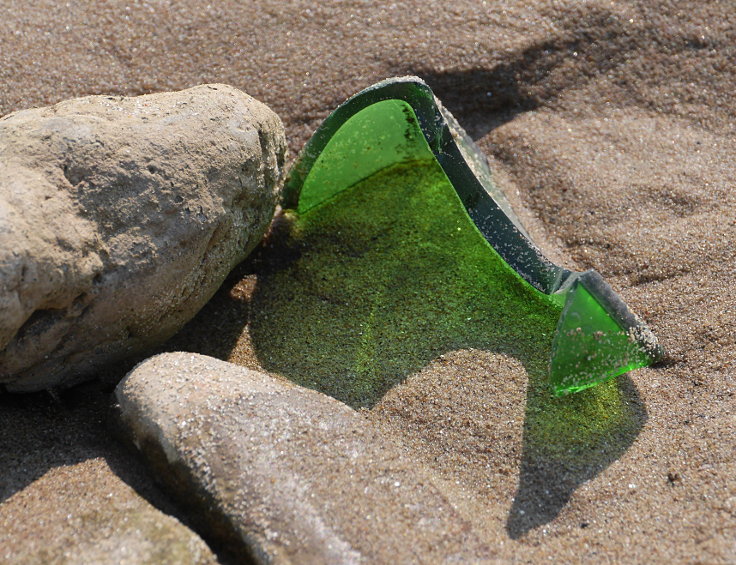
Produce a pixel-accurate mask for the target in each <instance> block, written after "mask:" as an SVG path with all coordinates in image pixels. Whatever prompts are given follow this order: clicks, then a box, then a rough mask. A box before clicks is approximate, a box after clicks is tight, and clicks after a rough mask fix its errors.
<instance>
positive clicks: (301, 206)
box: [284, 78, 662, 395]
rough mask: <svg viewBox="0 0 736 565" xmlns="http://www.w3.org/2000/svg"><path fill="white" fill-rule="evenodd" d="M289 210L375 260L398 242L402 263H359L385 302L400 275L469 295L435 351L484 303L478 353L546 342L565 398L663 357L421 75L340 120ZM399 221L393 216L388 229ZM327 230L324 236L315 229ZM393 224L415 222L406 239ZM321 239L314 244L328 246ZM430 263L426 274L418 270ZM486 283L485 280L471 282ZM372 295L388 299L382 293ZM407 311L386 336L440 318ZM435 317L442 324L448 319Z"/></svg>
mask: <svg viewBox="0 0 736 565" xmlns="http://www.w3.org/2000/svg"><path fill="white" fill-rule="evenodd" d="M418 179H419V180H418ZM421 179H423V180H421ZM363 193H365V194H363ZM369 193H370V194H369ZM284 204H285V206H286V207H291V208H293V209H294V210H295V212H296V214H297V220H296V221H297V226H298V229H299V230H301V233H311V234H312V235H313V236H314V234H316V233H319V234H320V235H319V237H322V238H326V239H328V240H330V239H332V240H335V241H337V240H339V241H342V242H343V246H344V245H347V244H346V243H345V242H346V241H347V240H346V238H347V239H351V238H352V241H354V242H355V244H354V246H355V247H356V248H360V249H361V251H360V253H361V254H363V255H361V256H364V255H365V254H367V253H369V251H370V249H371V245H376V246H380V245H381V241H383V244H385V243H386V242H387V241H389V240H390V242H391V248H392V249H393V251H392V252H393V253H394V255H393V256H392V255H391V254H390V253H389V254H388V255H386V254H384V255H382V256H381V255H376V254H375V253H373V254H372V255H371V257H372V258H371V261H373V263H365V262H363V263H360V262H352V261H349V262H350V263H351V265H352V267H351V268H353V269H355V270H356V271H357V270H361V269H362V270H366V273H367V272H374V273H375V281H373V282H375V285H376V286H375V289H376V292H378V293H379V294H380V295H381V296H382V297H383V298H382V299H381V300H382V302H383V303H384V304H391V301H392V298H391V296H390V294H391V288H392V286H393V287H395V288H398V287H397V285H396V284H395V283H394V282H392V281H391V277H390V276H389V275H387V269H388V271H390V272H392V273H393V275H391V276H394V277H401V274H402V273H401V270H402V268H403V269H406V270H409V271H412V272H414V276H415V279H418V280H417V281H414V282H416V283H417V284H419V286H420V287H421V282H422V279H426V280H427V281H428V282H427V284H426V285H425V292H426V294H427V295H428V294H431V293H433V292H434V293H439V294H440V295H442V296H445V297H453V296H454V297H455V298H454V300H455V303H454V305H453V303H452V300H450V302H448V303H447V304H446V305H445V306H444V308H446V309H447V310H446V316H447V324H449V326H448V327H450V326H451V327H452V328H453V329H452V331H449V330H448V331H449V333H447V335H445V334H444V333H442V332H440V334H439V335H442V336H444V337H443V338H442V339H439V341H438V342H437V343H436V344H434V345H432V344H426V347H425V350H426V351H433V350H437V351H440V350H442V349H446V348H448V347H452V345H453V340H455V341H457V344H461V342H462V343H464V344H467V343H470V342H472V340H470V341H468V335H466V334H467V332H464V331H462V330H461V329H460V328H458V327H457V326H458V316H457V314H458V312H453V311H450V310H451V309H452V308H453V307H454V308H458V309H459V310H460V311H461V312H462V314H463V315H465V314H467V312H468V310H467V304H468V303H470V304H474V305H475V307H476V308H481V310H483V312H484V314H483V316H482V319H484V320H485V323H487V324H489V325H493V327H492V328H491V327H489V328H487V329H488V331H480V330H479V328H478V327H477V326H476V322H477V320H475V321H474V316H473V315H471V316H466V318H467V319H466V322H468V323H467V326H468V331H471V333H472V332H475V333H476V334H478V335H481V334H482V335H483V336H484V338H483V340H485V341H483V340H480V341H479V342H478V344H477V345H478V346H484V344H485V345H488V344H491V343H495V344H496V345H495V346H496V348H500V349H502V350H506V349H508V350H513V343H512V342H514V341H516V343H517V344H520V345H521V344H523V340H524V339H526V340H527V343H534V344H546V347H547V348H548V350H549V359H550V361H549V376H550V385H551V388H552V391H553V393H554V394H556V395H562V394H567V393H571V392H576V391H579V390H582V389H584V388H587V387H590V386H593V385H595V384H597V383H599V382H602V381H604V380H606V379H608V378H611V377H614V376H616V375H620V374H622V373H625V372H627V371H629V370H631V369H634V368H637V367H642V366H645V365H647V364H650V363H652V362H654V361H656V360H657V359H658V358H659V357H660V356H661V354H662V351H661V349H660V347H659V345H658V344H657V341H656V339H655V338H654V336H653V335H652V333H651V331H649V329H648V328H647V327H646V326H645V325H644V324H643V323H642V322H641V321H640V320H638V319H637V318H636V317H635V316H634V315H633V314H632V313H631V312H630V311H629V310H628V308H627V307H626V305H625V304H624V303H623V302H622V301H621V299H620V298H619V297H618V295H616V294H615V292H613V290H611V288H610V287H609V286H608V285H607V284H606V283H605V282H604V281H603V280H602V279H601V277H600V276H599V275H598V274H597V273H595V272H593V271H588V272H585V273H574V272H571V271H569V270H567V269H564V268H561V267H558V266H557V265H554V264H553V263H552V262H550V261H549V260H548V259H546V258H545V257H544V255H543V254H542V253H541V251H540V250H539V249H538V248H537V247H536V246H535V245H534V243H533V242H532V241H531V240H530V239H529V237H528V235H527V233H526V231H525V230H524V228H523V226H522V225H521V222H520V221H519V220H518V218H517V217H516V216H515V214H514V213H513V210H512V209H511V207H510V206H509V205H508V202H507V201H506V199H505V198H504V196H503V194H502V193H501V192H500V190H498V188H497V187H496V186H495V185H494V184H493V181H492V175H491V171H490V170H489V169H488V166H487V163H486V160H485V158H484V157H483V155H482V154H481V153H480V152H479V151H478V150H477V148H476V147H475V145H474V144H473V143H472V141H471V140H470V139H469V138H468V137H467V136H466V135H465V133H464V132H463V131H462V129H461V128H460V127H459V126H458V125H457V123H456V122H455V120H454V118H453V117H452V116H451V115H450V114H449V113H448V112H447V111H446V110H444V109H443V108H442V107H441V105H439V103H438V102H436V100H435V99H434V97H433V95H432V93H431V91H430V90H429V88H428V87H427V86H426V85H425V84H424V83H423V82H421V81H420V80H419V79H416V78H402V79H392V80H389V81H384V82H382V83H379V84H377V85H374V86H373V87H371V88H369V89H366V90H365V91H363V92H361V93H359V94H357V95H356V96H354V97H353V98H351V99H350V100H348V101H347V102H346V103H344V104H343V105H341V106H340V107H339V108H338V109H337V110H336V111H335V112H334V113H333V114H332V115H331V116H330V117H328V119H327V120H326V121H325V122H324V124H323V125H322V126H321V127H320V129H319V130H318V131H317V132H316V133H315V135H314V136H313V138H312V139H311V140H310V142H309V143H308V144H307V145H306V146H305V149H304V150H303V151H302V153H301V154H300V156H299V158H298V159H297V162H296V163H295V165H294V167H293V168H292V171H291V174H290V178H289V179H288V180H287V183H286V187H285V202H284ZM361 206H362V207H361ZM341 207H342V208H344V209H343V210H342V214H341ZM348 212H349V213H348ZM346 213H347V216H345V214H346ZM340 218H341V219H340ZM387 218H392V219H391V220H390V222H388V223H386V222H387ZM317 225H319V226H321V228H320V229H319V230H318V231H315V228H314V226H317ZM376 226H384V228H383V229H384V231H386V230H387V231H388V232H390V233H391V236H390V237H389V238H388V239H387V237H383V236H382V235H381V234H382V233H383V232H381V231H380V229H379V230H378V231H376V229H377V228H376ZM391 226H403V227H402V229H403V230H404V231H403V232H400V234H399V235H400V237H399V235H397V233H396V232H394V231H391V229H390V228H391ZM448 226H451V228H452V231H451V232H447V229H446V228H447V227H448ZM330 230H333V232H332V234H331V232H330ZM335 230H338V231H335ZM346 234H349V237H348V236H347V235H346ZM438 234H444V235H442V236H441V237H440V236H439V235H438ZM448 234H449V235H448ZM366 238H368V239H366ZM316 241H318V240H314V239H313V240H312V245H313V246H316V247H320V245H319V244H317V243H315V242H316ZM373 242H375V243H373ZM396 248H399V249H398V251H396ZM340 249H342V251H340V250H338V248H335V253H336V254H341V253H344V247H343V248H340ZM356 253H357V251H356ZM412 254H414V255H412ZM392 257H393V258H392ZM396 257H403V259H401V260H397V259H396ZM340 261H342V262H343V263H345V261H344V259H340ZM397 261H398V262H397ZM422 261H424V262H425V263H424V267H423V268H424V269H425V270H424V271H422V270H421V269H420V268H419V266H418V265H420V264H421V263H422ZM427 261H429V263H427ZM319 264H323V263H319ZM387 265H392V267H391V268H388V267H387ZM323 268H325V269H329V268H330V267H329V266H328V265H327V264H323ZM392 269H393V270H392ZM432 269H435V270H439V272H440V273H443V275H442V276H443V277H444V278H443V279H442V280H443V281H444V283H443V284H442V285H438V284H437V281H435V280H434V276H433V275H432V274H431V273H432ZM361 272H362V271H361ZM422 273H423V274H422ZM386 277H388V278H386ZM473 277H475V279H476V281H475V282H469V281H472V279H473ZM363 278H365V276H363ZM345 279H346V280H347V277H345ZM332 280H334V277H333V279H332ZM429 281H434V282H432V283H431V284H430V282H429ZM448 285H449V286H448ZM452 285H455V286H456V287H457V288H456V289H455V291H452V290H451V288H450V287H451V286H452ZM402 289H403V290H402V292H404V291H405V290H406V289H405V288H404V287H402ZM458 289H459V290H458ZM412 292H420V291H419V290H416V289H415V290H414V291H412ZM362 293H363V295H365V296H369V295H370V296H373V295H374V294H375V293H374V292H373V291H372V290H369V287H366V288H365V289H364V290H363V291H362ZM481 293H482V295H481ZM397 295H401V296H404V298H403V299H402V300H403V301H404V306H405V303H406V302H407V299H406V296H405V293H404V294H401V292H398V293H397ZM442 296H432V298H431V299H430V298H429V297H428V296H426V297H425V299H424V301H425V303H426V304H433V305H434V306H433V308H442V306H440V304H441V301H442ZM458 297H463V298H462V299H460V298H458ZM366 300H368V298H367V299H366ZM369 301H370V300H369ZM458 301H459V302H458ZM410 302H411V301H410ZM345 303H346V304H348V303H351V302H350V301H345ZM395 306H396V312H399V313H402V314H401V315H388V314H387V313H386V312H385V311H384V310H380V312H382V318H381V320H382V322H381V324H382V332H383V336H384V338H385V337H386V336H392V335H393V336H394V337H393V338H392V339H395V340H399V341H400V334H393V333H392V331H393V330H392V329H391V328H390V327H389V328H385V327H383V326H386V325H389V326H393V328H394V329H395V330H396V331H399V329H400V328H405V329H407V328H412V329H411V330H410V331H420V330H418V329H417V328H418V327H421V324H419V326H417V324H416V323H412V324H408V323H407V322H406V320H403V321H402V318H401V316H402V315H403V316H405V317H411V318H416V316H418V315H419V316H421V315H422V313H423V312H424V313H425V314H424V315H427V316H428V314H427V311H426V308H423V307H422V303H416V304H415V310H414V311H413V312H412V311H409V310H407V309H406V308H405V307H399V305H395ZM382 308H383V307H382ZM471 310H472V308H471ZM489 310H492V312H489ZM333 315H334V314H333ZM373 315H374V316H375V315H377V314H376V313H375V312H374V314H373ZM431 317H432V319H433V320H435V322H434V323H435V325H437V318H436V316H431ZM475 318H477V316H475ZM327 323H328V324H329V321H327ZM458 336H465V337H464V338H463V339H462V340H458V339H456V338H458ZM504 336H505V337H504ZM524 336H526V337H524ZM386 339H388V341H391V339H389V338H386ZM509 339H511V341H509ZM440 342H441V343H440ZM481 342H482V343H481ZM382 347H383V348H384V349H385V351H384V352H383V353H379V350H380V349H381V347H379V348H378V349H375V348H374V355H373V356H372V357H371V356H370V355H369V356H368V357H367V358H366V359H364V360H363V361H362V363H363V366H365V367H369V366H371V367H373V368H374V369H375V368H376V367H379V366H381V363H382V362H381V359H384V360H385V359H387V358H388V357H387V355H388V351H389V350H390V349H391V347H389V346H386V345H385V344H384V346H382ZM387 347H388V349H386V348H387ZM535 347H536V345H535ZM394 353H395V354H397V355H399V354H400V352H398V351H395V352H394ZM389 357H390V356H389ZM356 363H357V361H356ZM384 365H385V363H384ZM385 370H389V369H388V368H385ZM356 378H357V377H356ZM379 381H380V379H379ZM374 382H375V381H374Z"/></svg>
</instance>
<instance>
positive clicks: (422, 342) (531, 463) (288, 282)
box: [250, 166, 646, 538]
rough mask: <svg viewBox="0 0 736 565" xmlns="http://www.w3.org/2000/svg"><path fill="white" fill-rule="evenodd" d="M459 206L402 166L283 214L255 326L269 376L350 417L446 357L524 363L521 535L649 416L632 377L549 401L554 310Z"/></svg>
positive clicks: (513, 514) (556, 508) (515, 514)
mask: <svg viewBox="0 0 736 565" xmlns="http://www.w3.org/2000/svg"><path fill="white" fill-rule="evenodd" d="M449 190H450V191H451V190H452V189H451V188H450V189H449ZM459 206H460V204H459V202H457V201H454V200H453V199H452V198H451V193H449V192H448V190H447V186H446V185H443V182H442V181H441V178H440V177H439V176H438V175H437V171H436V170H434V169H433V168H432V167H429V166H428V167H427V168H425V169H423V170H422V172H421V174H420V173H417V172H416V168H412V169H411V171H410V170H409V169H408V168H404V169H402V168H401V167H396V168H394V169H389V170H386V171H384V172H382V173H379V174H378V175H375V176H374V177H372V178H371V179H369V180H368V181H363V182H361V183H359V184H358V185H356V186H355V187H354V188H352V189H349V190H348V191H346V192H344V193H343V194H342V195H340V196H338V197H337V198H336V199H334V200H332V201H330V202H328V203H327V204H325V205H323V206H322V207H320V208H319V209H318V210H317V211H314V212H310V213H309V214H307V215H306V216H304V217H302V218H296V217H293V216H285V217H284V218H282V221H281V222H280V228H279V229H277V230H276V231H275V233H274V234H272V238H271V245H272V247H271V249H269V257H270V258H271V259H270V261H268V262H264V263H262V264H261V266H260V268H259V273H258V282H257V285H256V288H255V292H254V295H253V298H252V302H251V308H250V331H251V336H252V339H253V345H254V348H255V352H256V354H257V356H258V358H259V361H260V363H261V364H262V365H263V367H265V368H266V369H268V370H270V371H273V372H276V373H279V374H282V375H284V376H286V377H288V378H290V379H291V380H293V381H295V382H297V383H298V384H300V385H303V386H306V387H310V388H314V389H317V390H320V391H322V392H324V393H326V394H329V395H331V396H333V397H335V398H338V399H339V400H342V401H343V402H346V403H347V404H349V405H351V406H353V407H355V408H370V407H372V406H373V405H375V404H376V402H378V401H379V400H380V399H381V397H382V396H383V395H384V394H385V393H386V392H387V391H388V390H389V389H390V388H391V387H393V386H394V385H396V384H398V383H400V382H402V381H403V380H404V379H405V378H407V377H408V376H409V375H410V374H412V373H414V372H416V371H419V370H420V369H422V368H423V367H425V366H426V365H427V364H429V363H430V362H431V361H432V360H433V359H436V358H437V357H438V356H439V355H441V354H443V353H446V352H448V351H453V350H457V349H467V348H474V349H482V350H486V351H492V352H495V353H503V354H506V355H509V356H512V357H514V358H516V359H518V360H519V361H520V362H521V363H522V364H523V366H524V367H525V369H526V371H527V374H528V390H527V406H526V416H525V424H524V434H523V438H524V439H523V441H524V445H523V455H522V461H521V469H520V478H519V486H518V491H517V493H516V496H515V498H514V502H513V504H512V507H511V510H510V514H509V517H508V520H507V530H508V533H509V535H510V536H511V537H512V538H518V537H520V536H522V535H524V534H525V533H526V532H528V531H529V530H531V529H533V528H535V527H537V526H540V525H542V524H545V523H547V522H549V521H551V520H552V519H554V517H555V516H557V514H558V513H559V512H560V510H561V509H562V508H563V507H564V505H565V504H566V503H567V501H568V500H569V498H570V496H571V495H572V493H573V492H574V491H575V489H576V488H577V487H578V486H579V485H580V484H581V483H583V482H585V481H587V480H589V479H591V478H593V477H594V476H596V475H597V474H598V473H600V472H601V470H603V469H604V468H605V467H606V466H608V465H609V464H610V463H611V462H613V461H615V460H616V459H617V458H618V457H620V456H621V454H623V453H624V452H625V451H626V449H627V448H628V446H629V445H631V443H632V442H633V441H634V439H635V438H636V436H637V434H638V432H639V430H640V429H641V427H642V425H643V423H644V421H645V420H646V412H645V410H644V409H643V407H642V406H641V403H640V401H639V397H638V394H637V392H636V389H635V387H634V385H633V384H632V382H631V381H630V380H629V379H628V378H627V377H622V378H619V379H618V380H617V381H609V382H607V383H604V384H602V385H600V386H597V387H594V388H592V389H589V390H586V391H583V392H581V393H578V394H576V395H572V396H568V397H563V398H553V397H552V396H551V394H550V392H549V389H548V386H547V382H546V374H547V364H548V358H549V354H550V343H551V339H552V335H553V332H554V329H555V324H556V321H557V317H558V315H559V309H558V307H556V306H554V305H551V304H550V303H548V302H547V301H545V300H542V299H540V298H539V297H538V296H537V295H536V294H535V293H533V292H531V291H530V290H529V289H528V287H526V285H522V284H520V283H519V282H518V280H517V279H516V278H515V276H514V275H513V274H511V273H510V272H509V271H508V269H507V267H506V266H505V264H504V263H503V262H502V261H501V259H500V258H498V256H497V255H495V253H493V252H492V251H491V249H490V248H489V247H488V246H487V244H486V243H485V241H483V240H482V238H481V237H480V236H479V235H478V234H477V233H476V232H475V231H474V230H473V229H471V228H472V224H470V223H469V220H468V219H467V217H466V216H465V214H464V212H462V210H461V209H460V208H459ZM493 400H494V399H492V398H489V399H488V404H489V405H493ZM478 417H479V418H482V417H486V418H487V417H491V418H492V417H493V416H492V414H491V415H480V414H479V415H478Z"/></svg>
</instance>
